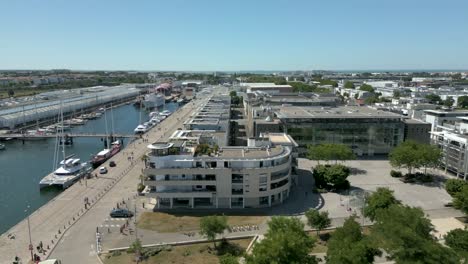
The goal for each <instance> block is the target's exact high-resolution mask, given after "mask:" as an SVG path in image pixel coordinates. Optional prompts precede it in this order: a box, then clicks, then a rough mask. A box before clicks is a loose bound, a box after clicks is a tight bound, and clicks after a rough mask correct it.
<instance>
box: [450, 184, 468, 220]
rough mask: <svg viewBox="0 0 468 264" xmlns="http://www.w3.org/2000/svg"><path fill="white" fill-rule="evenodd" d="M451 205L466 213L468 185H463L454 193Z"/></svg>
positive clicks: (467, 209) (467, 208)
mask: <svg viewBox="0 0 468 264" xmlns="http://www.w3.org/2000/svg"><path fill="white" fill-rule="evenodd" d="M453 205H454V206H455V208H457V209H460V210H461V211H462V212H463V213H465V214H468V185H465V186H463V187H462V188H461V190H460V191H459V192H457V193H456V194H455V199H454V200H453Z"/></svg>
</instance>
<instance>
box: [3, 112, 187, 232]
mask: <svg viewBox="0 0 468 264" xmlns="http://www.w3.org/2000/svg"><path fill="white" fill-rule="evenodd" d="M177 108H178V105H177V104H174V103H168V104H166V105H165V109H167V110H169V111H171V112H173V111H175V110H176V109H177ZM112 111H113V117H114V118H113V120H111V118H110V116H111V115H110V111H109V110H108V111H107V112H109V113H108V114H109V115H108V116H107V131H108V132H110V131H115V134H114V135H113V137H114V138H115V139H116V140H120V141H121V142H122V144H123V146H126V145H127V144H128V143H129V142H131V141H132V140H133V139H134V138H135V137H137V136H136V135H135V134H134V132H133V130H134V128H135V127H136V126H137V125H138V123H139V120H140V116H141V120H142V121H146V120H149V116H148V114H149V112H148V111H145V110H144V109H139V108H135V107H133V106H132V105H127V104H123V105H121V106H119V107H115V108H114V109H113V110H112ZM140 111H141V113H140ZM105 121H106V119H105V118H104V116H102V117H101V118H96V119H92V120H88V121H87V122H86V123H85V124H83V125H80V126H73V127H70V128H69V130H68V131H66V132H64V133H65V134H68V135H70V136H72V137H73V145H67V144H66V146H65V149H66V152H67V153H69V154H74V155H75V156H74V159H80V161H81V162H87V163H88V162H90V160H91V159H92V158H93V156H94V155H95V154H97V153H98V152H100V151H102V150H103V148H105V145H104V141H105V138H106V136H107V135H109V134H106V124H105V123H106V122H105ZM56 136H57V135H56V134H52V133H51V134H50V135H46V134H44V135H42V139H41V138H39V139H41V140H25V141H24V142H23V141H22V140H15V139H13V137H12V135H2V136H1V137H2V140H3V141H2V142H1V143H0V144H1V145H4V146H5V149H4V150H0V168H1V170H0V201H1V205H0V206H1V207H0V208H1V210H2V214H0V231H1V232H2V233H3V232H5V231H6V230H7V229H8V228H10V227H11V226H13V225H14V224H16V223H17V222H18V221H20V220H21V219H23V218H24V217H26V216H27V215H28V214H29V213H31V212H32V211H34V210H36V209H37V208H39V207H40V206H42V205H43V204H45V203H47V202H48V201H50V200H51V199H54V198H55V197H56V196H57V195H58V194H60V193H61V192H62V187H58V188H44V189H42V190H40V188H39V182H40V181H41V179H42V178H44V177H45V176H47V175H49V174H51V172H54V171H55V168H56V167H57V163H53V161H54V149H55V144H56V139H55V138H56ZM38 137H39V136H38ZM7 139H9V140H8V141H5V140H7ZM0 147H1V146H0ZM61 160H63V159H61ZM27 208H29V209H28V211H27V212H25V210H26V209H27Z"/></svg>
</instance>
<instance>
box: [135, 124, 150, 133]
mask: <svg viewBox="0 0 468 264" xmlns="http://www.w3.org/2000/svg"><path fill="white" fill-rule="evenodd" d="M146 131H148V127H146V126H144V125H138V126H137V127H136V128H135V130H134V132H135V134H143V133H146Z"/></svg>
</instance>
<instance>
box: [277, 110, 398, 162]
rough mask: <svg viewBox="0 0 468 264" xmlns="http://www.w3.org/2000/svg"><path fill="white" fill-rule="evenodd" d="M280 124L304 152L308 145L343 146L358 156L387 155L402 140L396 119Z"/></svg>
mask: <svg viewBox="0 0 468 264" xmlns="http://www.w3.org/2000/svg"><path fill="white" fill-rule="evenodd" d="M282 123H283V129H284V132H286V133H288V134H289V135H291V136H292V137H293V138H294V140H295V141H296V142H297V143H298V144H299V145H300V146H301V147H302V148H303V149H304V147H306V146H307V145H308V144H311V145H316V144H322V143H337V144H345V145H348V146H349V147H351V148H352V149H353V151H354V153H355V154H356V155H358V156H373V155H381V154H384V155H385V154H388V153H389V152H390V151H391V150H392V149H393V148H394V147H395V146H397V145H398V144H399V143H401V142H402V141H403V138H404V123H403V122H401V120H400V119H399V118H307V119H305V118H304V119H301V118H294V119H293V118H291V119H284V120H282Z"/></svg>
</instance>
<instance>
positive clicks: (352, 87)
mask: <svg viewBox="0 0 468 264" xmlns="http://www.w3.org/2000/svg"><path fill="white" fill-rule="evenodd" d="M344 88H348V89H354V83H353V82H350V81H346V82H345V83H344Z"/></svg>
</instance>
